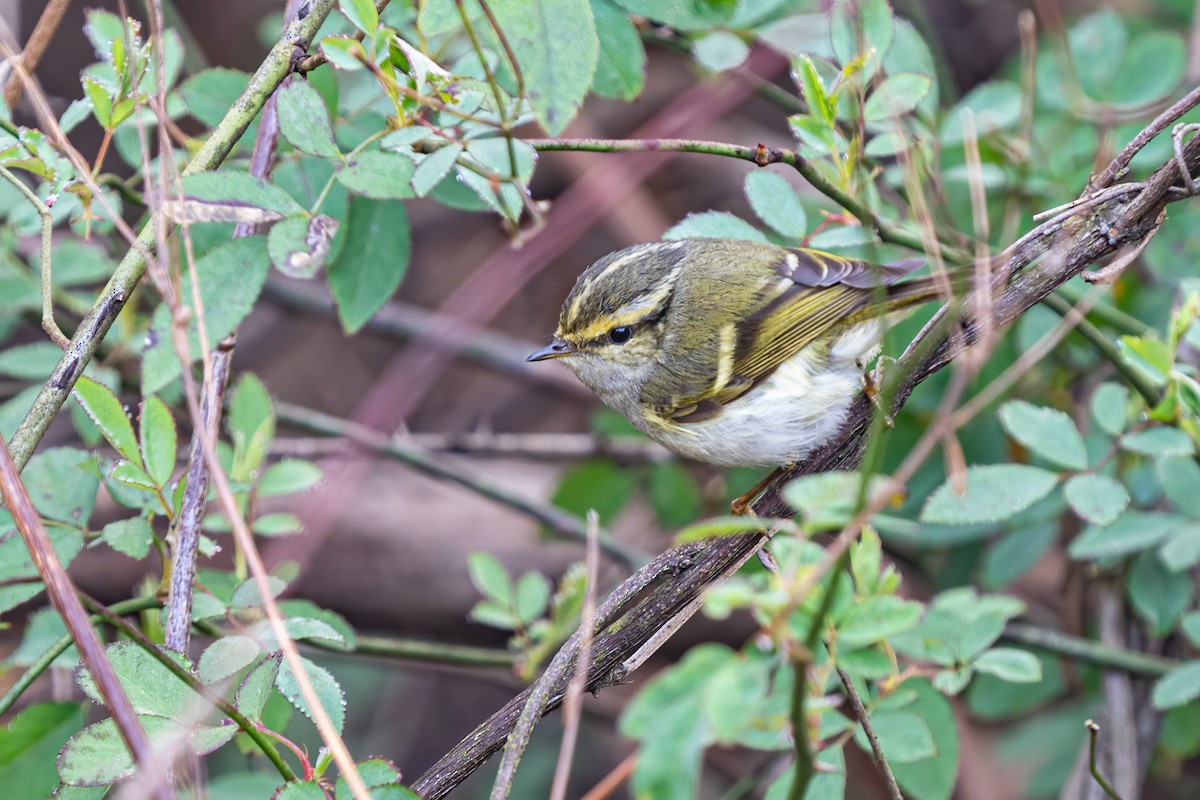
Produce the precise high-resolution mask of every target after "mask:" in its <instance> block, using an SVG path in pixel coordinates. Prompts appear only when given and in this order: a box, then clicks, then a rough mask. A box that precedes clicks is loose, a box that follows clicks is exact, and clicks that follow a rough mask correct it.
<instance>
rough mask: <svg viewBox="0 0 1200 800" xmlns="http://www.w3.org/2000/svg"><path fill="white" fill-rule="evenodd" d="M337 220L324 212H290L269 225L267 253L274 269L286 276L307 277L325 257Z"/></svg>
mask: <svg viewBox="0 0 1200 800" xmlns="http://www.w3.org/2000/svg"><path fill="white" fill-rule="evenodd" d="M337 229H338V221H337V220H336V219H334V218H333V217H327V216H325V215H324V214H318V215H316V216H309V215H308V214H293V215H292V216H290V217H286V218H284V219H281V220H280V221H279V222H276V223H275V224H274V225H272V226H271V232H270V233H269V234H267V254H268V255H269V256H270V258H271V263H272V264H273V265H274V266H275V269H277V270H279V271H280V272H282V273H283V274H284V275H287V276H288V277H289V278H300V279H306V278H311V277H313V276H314V275H316V274H317V273H318V272H320V271H321V269H322V268H324V266H325V262H326V261H327V260H328V259H329V252H330V250H331V249H332V245H333V237H334V234H336V233H337Z"/></svg>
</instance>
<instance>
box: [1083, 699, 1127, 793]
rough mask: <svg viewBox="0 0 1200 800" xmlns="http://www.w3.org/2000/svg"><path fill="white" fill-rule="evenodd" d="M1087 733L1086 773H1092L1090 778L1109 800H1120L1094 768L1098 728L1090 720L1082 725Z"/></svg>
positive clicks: (1095, 767) (1098, 770)
mask: <svg viewBox="0 0 1200 800" xmlns="http://www.w3.org/2000/svg"><path fill="white" fill-rule="evenodd" d="M1084 726H1085V727H1086V728H1087V731H1088V772H1090V773H1092V777H1093V778H1095V779H1096V783H1098V784H1100V788H1101V789H1103V790H1104V793H1105V794H1106V795H1108V796H1109V797H1110V798H1111V800H1121V796H1120V795H1119V794H1117V793H1116V792H1114V791H1113V788H1112V787H1111V786H1109V785H1108V781H1106V780H1104V776H1103V775H1101V774H1100V769H1099V768H1098V767H1097V766H1096V737H1097V736H1098V735H1099V734H1100V726H1099V725H1097V724H1096V723H1095V722H1093V721H1092V720H1090V719H1089V720H1088V721H1087V722H1085V723H1084Z"/></svg>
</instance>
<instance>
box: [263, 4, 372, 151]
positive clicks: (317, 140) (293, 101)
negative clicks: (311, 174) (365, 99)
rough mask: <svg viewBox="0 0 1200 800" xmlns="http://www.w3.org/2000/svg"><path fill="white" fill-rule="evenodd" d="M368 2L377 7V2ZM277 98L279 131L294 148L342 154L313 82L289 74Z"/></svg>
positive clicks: (277, 92)
mask: <svg viewBox="0 0 1200 800" xmlns="http://www.w3.org/2000/svg"><path fill="white" fill-rule="evenodd" d="M368 5H371V8H372V10H374V5H372V4H370V3H369V2H368ZM376 22H378V19H376ZM275 97H276V108H277V109H278V113H279V131H280V133H282V134H283V135H284V138H286V139H287V140H288V141H289V142H291V144H292V146H293V147H295V148H296V149H297V150H300V151H301V152H304V153H309V154H311V155H314V156H320V157H321V158H338V157H340V156H341V153H340V152H339V151H338V147H337V144H335V143H334V141H333V126H332V125H330V123H329V110H328V109H327V108H326V107H325V101H324V100H322V99H321V95H320V94H319V93H318V92H317V90H316V89H315V88H314V87H313V85H312V84H311V83H309V82H308V81H306V80H304V78H302V77H301V76H299V75H289V76H288V77H287V79H286V80H285V81H284V82H283V85H282V86H280V87H279V89H278V90H277V91H276V92H275Z"/></svg>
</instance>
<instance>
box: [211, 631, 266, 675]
mask: <svg viewBox="0 0 1200 800" xmlns="http://www.w3.org/2000/svg"><path fill="white" fill-rule="evenodd" d="M259 652H261V648H260V647H259V644H258V642H256V641H254V640H253V639H251V638H250V637H249V636H236V635H234V636H225V637H223V638H221V639H217V640H216V641H215V642H213V643H212V644H210V645H209V646H208V647H207V648H205V650H204V652H203V653H202V654H201V655H200V663H199V665H197V668H196V674H197V675H199V676H200V680H202V681H204V682H205V683H216V682H217V681H223V680H225V679H226V678H232V677H233V676H234V675H236V674H237V673H239V672H241V671H242V670H243V669H245V668H246V667H248V666H250V665H251V664H252V663H254V661H255V660H256V659H257V658H258V654H259Z"/></svg>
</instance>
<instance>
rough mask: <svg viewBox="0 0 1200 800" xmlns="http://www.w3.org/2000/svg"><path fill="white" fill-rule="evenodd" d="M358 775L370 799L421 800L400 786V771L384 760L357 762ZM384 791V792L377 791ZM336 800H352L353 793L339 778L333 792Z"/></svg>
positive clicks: (369, 759)
mask: <svg viewBox="0 0 1200 800" xmlns="http://www.w3.org/2000/svg"><path fill="white" fill-rule="evenodd" d="M358 775H359V777H360V778H362V780H363V783H364V784H366V786H367V788H368V789H371V790H372V791H371V797H372V798H378V800H421V798H420V797H418V796H417V795H416V793H414V792H413V791H412V790H411V789H407V788H405V787H403V786H401V785H400V780H401V775H400V770H399V769H398V768H397V767H396V765H395V764H393V763H392V762H390V761H388V760H387V759H384V758H368V759H367V760H366V761H360V762H358ZM380 789H385V790H386V791H377V790H380ZM334 796H335V797H336V798H337V800H354V793H353V792H352V791H351V790H350V785H349V784H348V783H346V779H345V778H342V777H339V778H338V780H337V788H336V789H335V791H334Z"/></svg>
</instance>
